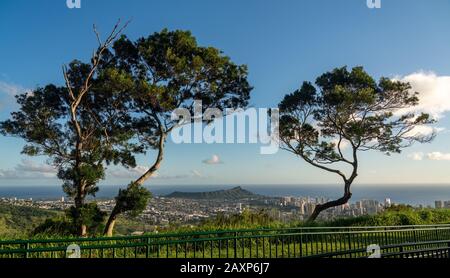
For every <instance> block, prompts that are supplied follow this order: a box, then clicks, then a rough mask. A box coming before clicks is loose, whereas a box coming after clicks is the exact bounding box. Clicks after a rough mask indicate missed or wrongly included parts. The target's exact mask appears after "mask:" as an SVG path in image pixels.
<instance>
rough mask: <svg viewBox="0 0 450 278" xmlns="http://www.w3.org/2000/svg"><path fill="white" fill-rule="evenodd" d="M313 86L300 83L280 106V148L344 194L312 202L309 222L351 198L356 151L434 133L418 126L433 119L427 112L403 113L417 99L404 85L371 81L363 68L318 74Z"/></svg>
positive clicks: (395, 148) (389, 148) (391, 147)
mask: <svg viewBox="0 0 450 278" xmlns="http://www.w3.org/2000/svg"><path fill="white" fill-rule="evenodd" d="M315 85H316V86H314V85H313V84H311V83H309V82H304V83H303V85H302V86H301V88H300V89H298V90H296V91H295V92H293V93H292V94H288V95H286V96H285V97H284V99H283V100H282V101H281V103H280V104H279V109H280V142H281V146H282V148H283V149H284V150H287V151H289V152H291V153H294V154H295V155H297V156H299V157H301V158H302V159H303V160H304V161H305V162H307V163H308V164H310V165H312V166H314V167H317V168H319V169H321V170H324V171H326V172H330V173H334V174H336V175H338V176H339V177H340V178H341V179H342V181H343V183H344V194H343V196H342V197H341V198H339V199H337V200H332V201H329V202H326V203H322V204H317V205H316V207H315V209H314V211H313V213H312V214H311V216H310V218H309V221H314V220H315V219H316V218H317V216H318V215H319V214H320V213H321V212H322V211H324V210H326V209H329V208H332V207H336V206H339V205H344V204H346V203H347V202H348V201H349V200H350V198H351V197H352V193H351V185H352V183H353V182H354V181H355V179H356V177H357V176H358V169H359V160H358V158H359V154H360V153H361V152H365V151H372V150H373V151H380V152H382V153H385V154H387V155H390V154H392V153H400V152H401V150H402V149H403V148H405V147H408V146H411V145H412V144H413V143H414V142H420V143H424V142H429V141H431V140H432V139H433V138H434V136H435V134H434V132H433V133H429V134H425V133H420V132H419V131H418V129H417V127H419V126H423V125H428V124H432V123H433V122H434V121H433V120H432V119H431V118H430V116H429V115H428V114H424V113H413V112H406V111H410V109H408V108H411V107H413V106H416V105H417V104H418V102H419V98H418V93H417V92H414V91H412V90H411V86H410V84H408V83H404V82H401V81H395V80H391V79H388V78H381V79H380V80H379V82H376V81H375V80H374V79H373V78H372V77H371V76H370V75H369V74H367V73H366V72H365V71H364V69H363V68H362V67H355V68H353V69H352V70H351V71H348V70H347V68H346V67H342V68H337V69H334V70H333V71H331V72H327V73H325V74H323V75H321V76H320V77H318V78H317V79H316V83H315Z"/></svg>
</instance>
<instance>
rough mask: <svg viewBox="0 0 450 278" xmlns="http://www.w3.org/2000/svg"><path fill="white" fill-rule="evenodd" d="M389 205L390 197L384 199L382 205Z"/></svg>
mask: <svg viewBox="0 0 450 278" xmlns="http://www.w3.org/2000/svg"><path fill="white" fill-rule="evenodd" d="M390 206H391V199H390V198H386V199H384V207H385V208H388V207H390Z"/></svg>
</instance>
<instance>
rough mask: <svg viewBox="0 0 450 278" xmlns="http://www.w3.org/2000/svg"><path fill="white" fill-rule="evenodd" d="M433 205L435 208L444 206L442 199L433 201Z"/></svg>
mask: <svg viewBox="0 0 450 278" xmlns="http://www.w3.org/2000/svg"><path fill="white" fill-rule="evenodd" d="M434 207H435V208H437V209H440V208H444V201H442V200H438V201H435V202H434Z"/></svg>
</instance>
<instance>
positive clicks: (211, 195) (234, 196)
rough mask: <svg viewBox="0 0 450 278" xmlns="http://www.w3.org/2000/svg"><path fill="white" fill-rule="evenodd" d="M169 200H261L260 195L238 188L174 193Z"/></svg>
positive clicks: (168, 196)
mask: <svg viewBox="0 0 450 278" xmlns="http://www.w3.org/2000/svg"><path fill="white" fill-rule="evenodd" d="M165 197H167V198H183V199H215V200H241V199H247V198H259V197H260V195H258V194H255V193H252V192H250V191H248V190H245V189H243V188H242V187H240V186H238V187H235V188H232V189H227V190H218V191H209V192H179V191H176V192H173V193H171V194H169V195H167V196H165Z"/></svg>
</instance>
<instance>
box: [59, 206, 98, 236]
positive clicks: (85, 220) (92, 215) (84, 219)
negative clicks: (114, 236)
mask: <svg viewBox="0 0 450 278" xmlns="http://www.w3.org/2000/svg"><path fill="white" fill-rule="evenodd" d="M66 216H67V217H68V218H69V219H70V220H71V223H72V226H73V227H79V226H80V225H81V224H84V225H86V226H87V227H88V230H89V233H90V234H97V233H99V232H100V231H101V230H102V228H103V223H104V221H105V217H106V212H103V211H101V210H100V208H99V207H98V206H97V204H96V203H93V202H92V203H88V204H84V205H83V206H82V207H81V208H77V207H74V206H72V207H71V208H69V209H68V210H67V211H66Z"/></svg>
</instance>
